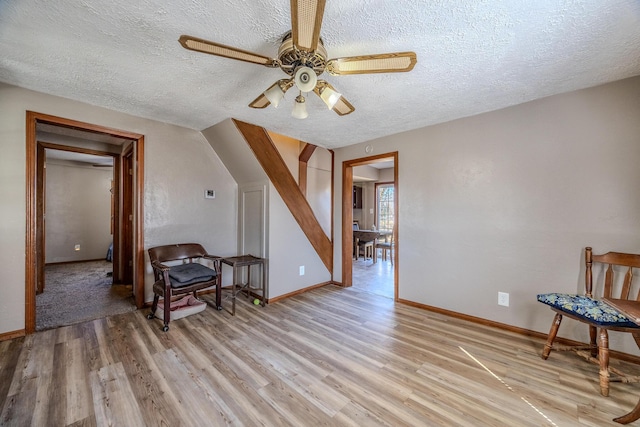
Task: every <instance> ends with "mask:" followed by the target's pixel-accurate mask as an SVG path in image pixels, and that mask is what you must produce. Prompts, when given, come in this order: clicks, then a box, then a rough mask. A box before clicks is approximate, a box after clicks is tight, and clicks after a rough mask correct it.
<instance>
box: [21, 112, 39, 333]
mask: <svg viewBox="0 0 640 427" xmlns="http://www.w3.org/2000/svg"><path fill="white" fill-rule="evenodd" d="M37 117H38V116H37V114H36V113H33V112H31V111H27V123H26V126H27V127H26V138H27V141H26V145H27V146H26V151H27V165H26V179H27V182H26V189H27V194H26V198H27V199H26V204H27V218H26V221H27V223H26V230H25V234H26V235H25V246H26V247H25V260H24V261H25V262H24V264H25V273H24V282H25V296H24V299H25V301H24V316H25V320H24V328H25V333H27V334H30V333H32V332H35V330H36V286H37V269H36V268H35V267H36V264H37V262H38V256H37V250H38V245H37V239H36V236H37V233H36V231H37V228H38V227H37V220H38V215H37V179H36V176H37V172H36V171H37V169H38V167H37V166H38V162H37V157H38V156H37V154H36V150H37V143H36V122H37Z"/></svg>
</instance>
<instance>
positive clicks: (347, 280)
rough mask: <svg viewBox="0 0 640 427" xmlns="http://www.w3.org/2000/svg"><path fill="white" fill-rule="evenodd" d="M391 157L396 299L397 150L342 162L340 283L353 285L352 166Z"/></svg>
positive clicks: (394, 296) (397, 235) (397, 244)
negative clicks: (393, 186)
mask: <svg viewBox="0 0 640 427" xmlns="http://www.w3.org/2000/svg"><path fill="white" fill-rule="evenodd" d="M385 158H392V159H393V183H394V185H395V188H394V190H393V191H394V200H393V209H394V217H395V218H394V219H395V236H394V249H395V250H393V251H391V252H392V256H393V265H394V269H393V299H394V301H396V302H397V301H398V277H399V276H398V270H399V266H398V264H399V263H398V258H399V257H398V253H399V252H400V239H399V234H400V233H399V227H398V225H399V220H400V218H399V215H398V200H399V198H400V196H399V191H398V187H399V185H398V152H397V151H394V152H391V153H384V154H377V155H375V156H369V157H361V158H358V159H352V160H345V161H344V162H342V200H343V202H342V285H343V286H352V285H353V227H352V224H353V168H354V166H364V165H367V164H371V163H375V162H376V161H379V160H380V159H385Z"/></svg>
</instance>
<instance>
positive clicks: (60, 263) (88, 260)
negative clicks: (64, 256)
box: [44, 258, 105, 266]
mask: <svg viewBox="0 0 640 427" xmlns="http://www.w3.org/2000/svg"><path fill="white" fill-rule="evenodd" d="M96 261H105V258H97V259H79V260H77V261H62V262H47V263H45V264H44V265H45V266H47V265H64V264H77V263H80V262H96Z"/></svg>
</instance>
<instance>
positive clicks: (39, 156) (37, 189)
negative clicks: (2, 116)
mask: <svg viewBox="0 0 640 427" xmlns="http://www.w3.org/2000/svg"><path fill="white" fill-rule="evenodd" d="M42 132H50V133H54V134H57V135H59V136H62V137H63V138H61V139H60V140H61V141H69V142H68V145H65V144H51V143H49V144H46V143H44V144H43V143H39V142H38V135H39V133H40V134H42ZM26 133H27V138H26V152H27V174H26V176H27V213H26V217H27V229H26V257H25V261H26V262H25V332H26V333H27V334H30V333H33V332H35V329H36V301H35V300H36V299H35V295H36V292H38V291H40V290H42V289H43V288H44V265H45V237H44V231H45V225H44V167H45V162H44V158H45V149H46V148H58V149H60V148H62V149H64V150H67V151H70V152H77V153H85V154H94V155H105V154H106V155H110V156H113V158H114V174H113V180H114V186H113V188H114V210H113V217H114V220H113V248H112V259H113V266H114V270H113V281H114V283H117V282H121V281H122V280H123V279H124V276H123V274H124V273H123V271H124V270H123V267H122V266H123V264H127V263H129V262H131V266H132V269H133V272H134V273H133V274H132V280H131V281H130V283H131V284H132V287H133V294H134V299H135V303H136V306H137V307H138V308H141V307H142V306H143V304H144V255H143V238H142V237H143V234H142V233H143V216H142V194H143V192H142V190H143V177H144V163H143V161H144V156H143V153H144V136H143V135H140V134H135V133H131V132H127V131H120V130H116V129H110V128H106V127H102V126H98V125H93V124H89V123H83V122H78V121H75V120H70V119H65V118H61V117H55V116H50V115H46V114H41V113H35V112H31V111H27V126H26ZM101 140H102V141H109V142H107V143H106V144H107V145H109V144H110V143H113V142H114V141H115V145H120V152H110V151H112V150H107V151H104V150H102V151H101V150H96V149H95V148H92V147H95V146H97V145H100V144H99V141H101ZM102 146H104V144H103V145H102ZM126 149H130V150H131V152H132V159H133V160H132V163H133V165H134V168H133V170H132V172H131V176H132V178H131V180H130V184H129V185H130V188H129V190H130V191H129V194H130V197H129V200H130V202H131V206H132V215H131V217H130V220H131V226H130V227H128V229H127V228H126V227H124V226H123V222H124V221H123V219H124V218H123V215H122V212H123V210H122V206H123V205H124V203H123V202H124V197H125V196H124V194H126V191H123V190H124V185H126V183H125V180H124V179H123V174H124V170H123V168H122V167H121V165H122V162H123V160H122V159H123V157H124V156H125V155H126ZM116 151H118V150H116ZM127 219H129V217H127ZM127 245H129V246H130V247H131V248H132V250H131V254H132V255H131V257H130V258H129V259H125V258H124V255H123V254H124V253H126V252H125V250H124V248H125V247H126V246H127Z"/></svg>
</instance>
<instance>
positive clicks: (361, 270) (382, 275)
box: [353, 257, 394, 298]
mask: <svg viewBox="0 0 640 427" xmlns="http://www.w3.org/2000/svg"><path fill="white" fill-rule="evenodd" d="M393 269H394V266H393V265H392V264H391V261H390V260H389V259H387V260H386V261H383V260H382V257H378V262H376V263H375V264H374V263H373V261H371V259H367V260H364V259H363V258H359V259H358V260H353V287H354V288H358V289H359V290H363V291H366V292H370V293H372V294H376V295H380V296H383V297H386V298H393V292H394V290H393Z"/></svg>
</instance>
